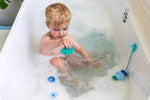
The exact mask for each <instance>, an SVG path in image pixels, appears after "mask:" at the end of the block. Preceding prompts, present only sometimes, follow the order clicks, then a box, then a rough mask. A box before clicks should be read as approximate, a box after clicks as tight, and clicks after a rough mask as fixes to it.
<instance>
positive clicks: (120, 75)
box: [112, 43, 137, 80]
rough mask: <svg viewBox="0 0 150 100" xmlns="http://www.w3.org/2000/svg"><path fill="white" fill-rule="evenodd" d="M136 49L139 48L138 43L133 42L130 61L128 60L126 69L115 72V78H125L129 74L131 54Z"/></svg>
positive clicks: (113, 77)
mask: <svg viewBox="0 0 150 100" xmlns="http://www.w3.org/2000/svg"><path fill="white" fill-rule="evenodd" d="M136 49H137V45H136V43H133V44H132V45H131V52H130V57H129V61H128V64H127V66H126V68H125V70H124V69H122V70H121V71H117V72H116V73H115V75H113V76H112V79H114V80H124V79H125V76H127V68H128V66H129V63H130V61H131V56H132V54H133V52H135V51H136Z"/></svg>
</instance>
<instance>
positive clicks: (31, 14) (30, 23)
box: [0, 0, 149, 100]
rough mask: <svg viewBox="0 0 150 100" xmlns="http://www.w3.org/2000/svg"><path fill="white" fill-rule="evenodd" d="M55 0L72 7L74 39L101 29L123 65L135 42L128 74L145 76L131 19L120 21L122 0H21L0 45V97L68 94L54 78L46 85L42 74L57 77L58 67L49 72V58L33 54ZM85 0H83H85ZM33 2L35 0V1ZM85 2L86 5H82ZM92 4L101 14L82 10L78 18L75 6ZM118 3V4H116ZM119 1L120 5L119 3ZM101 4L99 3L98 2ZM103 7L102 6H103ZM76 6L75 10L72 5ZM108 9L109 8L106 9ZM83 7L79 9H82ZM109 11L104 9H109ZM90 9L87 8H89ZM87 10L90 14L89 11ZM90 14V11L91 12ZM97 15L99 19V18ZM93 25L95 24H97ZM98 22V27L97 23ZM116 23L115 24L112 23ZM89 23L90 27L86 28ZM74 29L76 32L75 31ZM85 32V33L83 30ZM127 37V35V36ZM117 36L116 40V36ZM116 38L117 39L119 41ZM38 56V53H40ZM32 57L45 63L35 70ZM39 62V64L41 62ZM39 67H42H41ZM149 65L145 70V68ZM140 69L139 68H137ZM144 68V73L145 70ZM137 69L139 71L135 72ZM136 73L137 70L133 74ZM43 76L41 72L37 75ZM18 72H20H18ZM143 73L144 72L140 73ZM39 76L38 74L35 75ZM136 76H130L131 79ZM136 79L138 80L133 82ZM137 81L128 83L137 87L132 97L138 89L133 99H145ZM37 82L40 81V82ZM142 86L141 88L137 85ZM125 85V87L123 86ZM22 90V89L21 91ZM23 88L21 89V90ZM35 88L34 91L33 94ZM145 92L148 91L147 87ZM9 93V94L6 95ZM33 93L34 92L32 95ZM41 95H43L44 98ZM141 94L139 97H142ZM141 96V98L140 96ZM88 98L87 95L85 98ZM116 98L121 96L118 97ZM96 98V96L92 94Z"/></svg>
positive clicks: (38, 97) (17, 98)
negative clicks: (21, 2)
mask: <svg viewBox="0 0 150 100" xmlns="http://www.w3.org/2000/svg"><path fill="white" fill-rule="evenodd" d="M54 2H62V3H65V4H66V5H67V6H68V7H69V8H70V9H71V11H72V14H73V15H72V16H73V17H72V22H71V23H77V22H81V23H80V24H79V25H77V26H74V25H76V24H71V25H70V33H73V34H72V35H73V36H74V37H75V38H76V39H80V38H82V37H84V34H82V35H79V34H81V32H85V33H87V31H88V32H89V33H91V32H93V31H94V32H101V33H106V35H107V37H108V38H109V39H112V40H116V44H117V47H118V51H119V52H120V59H122V61H121V62H122V64H123V66H125V65H126V62H127V60H128V54H129V52H130V50H129V48H130V45H131V43H132V42H137V43H138V47H139V48H138V51H137V52H136V55H135V56H134V57H133V60H132V63H131V64H130V65H131V66H132V67H131V68H130V74H131V76H136V75H141V76H142V79H143V78H144V76H148V75H149V74H148V71H149V68H147V67H148V66H149V65H148V64H147V62H146V59H145V57H144V54H143V51H142V49H141V48H140V47H141V46H140V43H139V42H138V39H137V37H136V34H135V31H134V30H133V26H132V24H131V21H130V20H129V19H128V20H127V23H126V24H123V23H122V13H123V12H122V11H123V9H124V8H125V5H124V4H123V1H120V0H111V1H110V2H106V1H104V0H95V1H94V2H93V1H86V0H82V1H81V0H80V3H78V2H79V1H77V0H76V1H69V2H68V1H67V0H66V1H65V0H62V1H61V0H49V1H47V0H44V1H40V0H32V1H30V0H26V1H24V3H23V5H22V7H21V9H20V11H19V13H18V16H17V18H16V20H15V23H14V25H13V27H12V29H11V31H10V34H9V36H8V38H7V40H6V43H5V45H4V47H3V49H2V54H1V60H0V79H1V80H2V82H1V83H0V88H1V89H0V94H3V95H0V99H2V100H10V99H12V100H20V99H21V100H22V99H23V97H26V98H24V99H25V100H26V99H28V100H30V99H31V98H32V99H33V100H41V98H42V100H48V99H49V94H48V93H50V89H51V91H54V92H55V91H56V89H57V90H58V94H59V93H60V94H61V93H63V94H62V95H59V96H58V98H56V99H57V100H62V98H63V100H69V95H68V93H67V92H66V90H65V88H64V86H62V85H61V84H60V82H59V81H56V83H55V84H51V85H48V84H49V83H48V82H47V81H46V82H45V79H44V78H43V77H45V76H46V77H47V76H49V75H54V76H55V77H56V79H57V78H58V76H57V70H56V69H55V68H52V69H53V71H52V72H48V71H47V68H49V66H47V62H45V61H44V60H46V61H47V60H48V59H49V58H48V57H42V59H43V60H42V61H41V58H40V60H38V59H39V58H36V54H37V53H38V48H39V42H40V39H41V37H42V35H43V34H45V33H46V32H47V31H48V29H47V28H46V25H44V23H45V16H44V10H45V8H46V6H47V5H49V4H50V3H54ZM85 2H86V3H85ZM35 3H36V4H35ZM84 3H85V5H84ZM92 4H93V5H95V6H96V7H97V8H100V9H98V11H99V13H98V14H100V16H98V17H97V16H92V17H93V18H94V20H89V19H88V17H87V16H88V14H89V13H88V11H87V12H85V13H84V14H81V15H82V17H83V18H84V19H83V18H82V19H83V20H82V19H81V18H80V17H79V16H78V14H79V15H80V13H79V12H78V10H79V9H78V8H77V7H78V6H83V8H84V7H85V9H88V10H89V8H87V7H86V5H92ZM116 4H117V6H116ZM119 4H120V5H119ZM101 5H102V6H101ZM103 7H105V8H103ZM72 8H74V9H77V10H74V9H72ZM118 8H119V9H118ZM92 9H94V8H93V7H91V8H90V10H92ZM108 9H109V10H108ZM82 10H83V9H81V11H82ZM109 11H110V13H107V12H109ZM89 12H90V11H89ZM94 13H95V12H94ZM90 14H93V13H92V12H90ZM90 16H91V15H90ZM98 19H99V20H98ZM87 20H88V21H89V23H94V24H89V23H88V25H89V26H87V27H85V26H86V25H85V24H84V22H87ZM97 21H100V22H103V23H100V24H95V22H96V23H97ZM94 26H97V27H96V28H95V27H94ZM98 26H99V27H98ZM114 26H115V27H114ZM88 27H92V28H90V29H89V28H88ZM73 28H75V29H78V31H77V30H71V29H73ZM74 33H77V34H74ZM86 35H87V34H86ZM129 37H130V38H129ZM117 39H118V40H117ZM118 41H119V42H118ZM40 57H41V56H40ZM35 58H36V60H37V61H39V62H41V63H43V64H44V65H46V66H47V67H44V68H43V67H40V68H39V69H36V71H37V72H39V73H40V74H37V73H33V72H35V69H34V68H35V67H36V66H34V67H33V68H31V66H33V64H34V63H36V62H35ZM142 64H144V69H143V68H141V66H142ZM41 66H42V65H41ZM40 69H41V70H42V71H41V70H40ZM147 69H148V70H147ZM140 70H142V71H140ZM145 71H146V73H144V72H145ZM137 72H138V73H137ZM135 73H136V74H135ZM41 74H42V75H43V76H40V75H41ZM18 75H19V76H18ZM143 75H144V76H143ZM37 76H38V77H37ZM147 78H148V77H145V78H144V81H145V80H147ZM133 79H136V78H135V77H133V78H132V79H131V80H133ZM135 82H137V83H135ZM138 83H140V82H139V81H138V80H135V81H133V82H132V83H131V84H132V85H133V84H136V85H137V87H136V88H137V90H138V91H136V88H134V87H133V88H132V87H131V90H132V91H131V98H132V99H131V100H135V98H136V93H139V96H140V95H141V96H140V98H136V100H146V99H145V98H146V96H145V93H143V91H144V90H145V89H143V88H144V87H143V84H142V85H141V84H138ZM40 84H43V85H42V86H41V85H40ZM140 87H141V88H140ZM124 88H125V87H124ZM22 90H23V91H22ZM20 91H22V92H20ZM35 91H36V93H37V94H34V92H35ZM146 93H147V91H146ZM8 94H9V96H8ZM95 94H97V93H94V92H92V93H91V94H90V92H89V93H87V94H85V95H84V96H82V97H81V98H77V99H78V100H83V99H84V98H85V97H87V96H89V99H91V98H90V97H93V96H95ZM34 95H36V96H34ZM103 96H106V97H107V95H106V93H105V94H103ZM43 97H44V98H43ZM97 97H102V95H99V94H97ZM106 97H103V98H105V100H109V99H110V98H106ZM110 97H111V98H114V97H113V95H110ZM141 98H142V99H141ZM143 98H144V99H143ZM86 99H87V98H86ZM114 99H115V100H117V99H118V100H120V99H119V97H118V98H117V99H116V98H114ZM95 100H96V97H95Z"/></svg>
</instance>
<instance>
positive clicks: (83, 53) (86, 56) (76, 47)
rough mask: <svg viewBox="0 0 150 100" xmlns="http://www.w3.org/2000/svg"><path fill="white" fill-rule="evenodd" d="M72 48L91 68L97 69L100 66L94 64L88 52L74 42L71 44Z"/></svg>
mask: <svg viewBox="0 0 150 100" xmlns="http://www.w3.org/2000/svg"><path fill="white" fill-rule="evenodd" d="M73 47H74V48H75V51H76V52H77V53H79V54H80V55H81V56H82V57H84V58H85V59H86V60H87V61H88V62H89V64H91V65H92V67H94V68H99V66H100V64H99V63H97V62H95V61H94V60H93V59H92V58H91V56H90V55H89V54H88V52H87V51H86V50H85V49H84V48H83V47H82V46H81V45H80V44H79V43H77V42H76V41H74V42H73Z"/></svg>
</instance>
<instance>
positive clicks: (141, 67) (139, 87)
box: [113, 5, 150, 100]
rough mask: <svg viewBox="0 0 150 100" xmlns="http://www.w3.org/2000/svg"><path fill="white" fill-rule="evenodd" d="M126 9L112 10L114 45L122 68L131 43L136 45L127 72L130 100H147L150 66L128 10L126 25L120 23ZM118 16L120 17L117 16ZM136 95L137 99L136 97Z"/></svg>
mask: <svg viewBox="0 0 150 100" xmlns="http://www.w3.org/2000/svg"><path fill="white" fill-rule="evenodd" d="M126 7H127V6H126V5H124V6H121V5H120V7H119V8H121V10H117V7H116V9H115V10H114V11H116V12H114V13H113V14H114V16H115V17H114V19H115V29H116V32H115V33H116V45H117V47H118V51H119V54H120V60H121V62H122V64H123V66H122V67H125V66H126V64H127V62H128V58H129V54H130V50H131V47H130V46H131V45H132V43H133V42H136V43H137V45H138V49H137V51H136V52H135V54H134V55H133V56H132V60H131V63H130V65H129V71H128V72H129V75H130V89H131V91H130V92H131V93H130V97H131V98H130V99H131V100H147V98H148V96H149V95H150V91H149V90H150V85H149V83H150V79H149V77H148V76H149V72H150V65H149V63H148V61H147V59H146V57H145V54H144V52H143V49H142V46H141V44H140V42H139V39H138V37H137V35H136V32H135V30H134V27H133V24H132V21H131V20H130V9H129V14H128V18H127V21H126V23H123V22H122V21H123V19H122V16H123V11H124V10H125V8H126ZM118 14H120V15H119V16H118ZM118 20H119V21H118ZM120 26H121V27H120ZM122 30H123V31H122ZM137 94H138V97H137V96H136V95H137Z"/></svg>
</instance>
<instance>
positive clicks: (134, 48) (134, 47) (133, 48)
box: [125, 43, 137, 71]
mask: <svg viewBox="0 0 150 100" xmlns="http://www.w3.org/2000/svg"><path fill="white" fill-rule="evenodd" d="M131 48H132V49H131V53H130V57H129V61H128V64H127V67H126V69H125V71H127V69H128V66H129V63H130V61H131V56H132V54H133V52H135V51H136V49H137V45H136V43H133V44H132V45H131Z"/></svg>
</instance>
